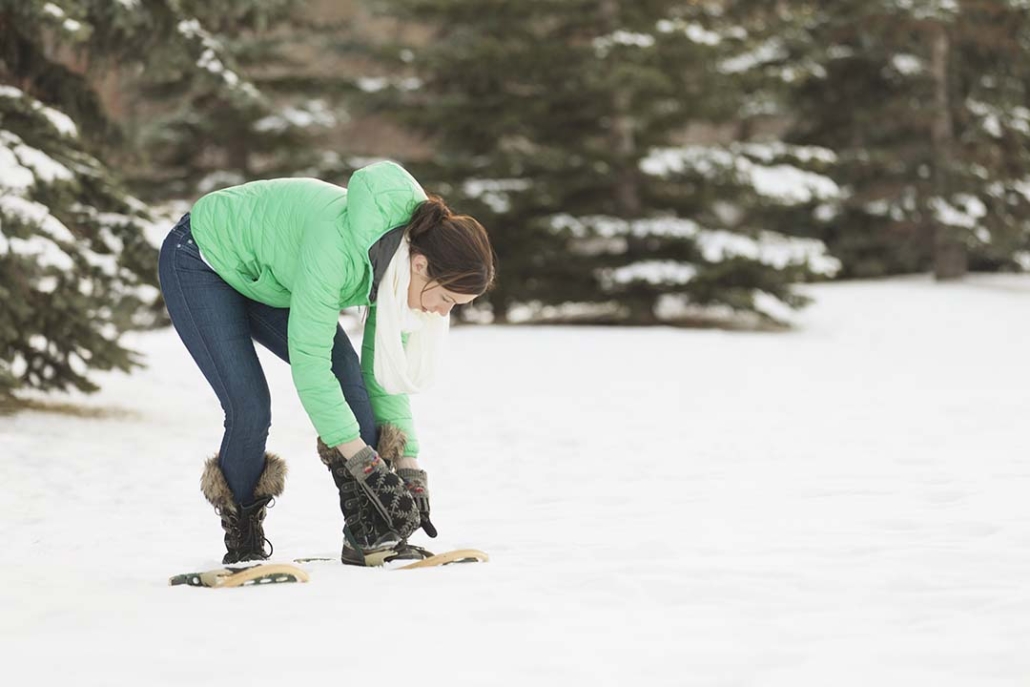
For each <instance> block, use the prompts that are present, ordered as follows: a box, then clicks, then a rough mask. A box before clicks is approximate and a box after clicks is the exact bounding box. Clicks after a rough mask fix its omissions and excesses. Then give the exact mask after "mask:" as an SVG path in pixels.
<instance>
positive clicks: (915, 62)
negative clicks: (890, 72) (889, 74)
mask: <svg viewBox="0 0 1030 687" xmlns="http://www.w3.org/2000/svg"><path fill="white" fill-rule="evenodd" d="M891 66H892V67H894V70H895V71H896V72H898V73H899V74H903V75H905V76H912V75H914V74H919V73H921V72H922V71H923V69H924V68H923V61H922V60H921V59H920V58H918V57H916V56H915V55H909V54H906V53H899V54H897V55H895V56H894V57H892V58H891Z"/></svg>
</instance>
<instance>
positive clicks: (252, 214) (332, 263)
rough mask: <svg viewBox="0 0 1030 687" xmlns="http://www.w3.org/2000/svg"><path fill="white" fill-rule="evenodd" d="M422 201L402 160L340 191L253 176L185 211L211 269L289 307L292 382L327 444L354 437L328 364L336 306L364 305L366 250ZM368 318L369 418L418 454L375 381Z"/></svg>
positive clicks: (363, 174) (254, 295) (395, 399)
mask: <svg viewBox="0 0 1030 687" xmlns="http://www.w3.org/2000/svg"><path fill="white" fill-rule="evenodd" d="M425 199H426V194H425V192H424V191H423V190H422V187H421V186H419V184H418V182H417V181H415V179H414V178H413V177H412V176H411V175H410V174H408V172H407V171H405V170H404V169H403V168H402V167H401V166H399V165H397V164H395V163H392V162H379V163H376V164H374V165H369V166H368V167H365V168H364V169H360V170H358V171H357V172H355V173H354V175H353V176H352V177H351V179H350V183H349V185H348V186H347V188H346V189H344V188H341V187H339V186H335V185H333V184H329V183H326V182H324V181H319V180H317V179H274V180H270V181H254V182H250V183H247V184H242V185H240V186H234V187H232V188H227V189H224V190H221V191H216V192H214V193H210V194H208V195H206V196H204V197H203V198H201V199H200V200H198V201H197V203H196V204H195V205H194V206H193V209H192V210H191V215H190V224H191V226H192V229H193V236H194V239H195V240H196V242H197V245H198V246H200V250H201V252H202V254H203V256H204V258H205V259H206V260H207V261H208V262H209V263H210V265H211V267H212V268H214V270H215V272H217V273H218V275H219V276H220V277H222V278H223V279H224V280H225V281H226V282H228V283H229V284H230V285H231V286H232V287H233V288H235V289H236V290H237V291H239V292H240V293H242V294H243V295H244V296H246V297H247V298H250V299H252V300H255V301H259V302H261V303H266V304H268V305H271V306H274V307H277V308H289V309H290V321H289V329H288V337H289V352H290V367H291V369H292V372H293V383H294V385H295V386H296V387H297V393H298V394H299V395H300V400H301V403H302V404H303V405H304V410H306V411H307V413H308V416H309V417H310V418H311V422H312V423H313V424H314V426H315V429H316V430H317V431H318V434H319V436H320V437H321V438H322V441H324V442H325V443H326V444H327V445H328V446H336V445H337V444H341V443H344V442H346V441H351V440H353V439H357V438H358V436H359V434H360V432H359V427H358V422H357V420H356V419H355V417H354V413H353V412H352V411H351V409H350V407H349V406H348V405H347V403H346V401H345V400H344V398H343V392H342V391H341V390H340V382H339V381H338V380H337V379H336V377H335V375H333V373H332V370H331V361H330V354H331V352H332V347H333V337H334V336H335V335H336V327H337V324H338V322H339V316H340V310H342V309H343V308H347V307H351V306H355V305H370V302H369V293H370V290H371V288H372V263H371V261H370V260H369V255H368V251H369V248H371V247H372V244H374V243H375V242H376V241H377V240H379V239H380V238H381V237H382V236H383V235H384V234H385V233H387V232H388V231H390V229H393V228H396V227H398V226H401V225H404V224H407V222H408V220H409V219H410V218H411V215H412V213H413V212H414V210H415V208H416V206H417V205H418V204H419V203H420V202H422V201H423V200H425ZM375 322H376V308H375V306H374V305H373V306H372V307H370V308H369V312H368V317H367V319H366V322H365V334H364V343H363V346H362V354H361V369H362V372H363V375H364V378H365V386H366V387H367V388H368V393H369V396H370V397H371V401H372V411H373V413H374V414H375V418H376V424H379V425H382V424H386V423H390V424H394V425H397V426H398V427H399V428H400V429H402V430H404V432H405V434H407V436H408V444H407V446H406V447H405V451H404V453H405V455H408V456H415V455H418V441H417V439H416V438H415V429H414V424H413V422H412V418H411V406H410V404H409V402H408V397H407V396H406V395H404V394H395V395H390V394H387V393H386V392H385V391H384V390H383V388H382V386H380V385H379V383H378V382H376V380H375V376H374V373H373V369H374V368H373V355H374V349H373V348H374V347H373V345H374V342H375Z"/></svg>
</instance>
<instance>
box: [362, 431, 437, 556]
mask: <svg viewBox="0 0 1030 687" xmlns="http://www.w3.org/2000/svg"><path fill="white" fill-rule="evenodd" d="M345 465H346V468H347V472H349V473H350V474H351V476H353V477H354V479H355V480H357V482H358V484H359V485H361V488H362V490H363V491H364V492H365V494H366V495H367V496H368V498H369V501H371V503H372V505H373V506H374V507H375V509H376V510H377V511H379V513H380V514H381V515H382V516H383V517H384V518H385V519H386V521H387V522H389V523H390V527H391V529H392V530H393V531H394V532H396V533H397V535H398V536H399V537H401V538H402V539H405V538H407V537H409V536H411V534H412V533H413V532H414V531H415V530H417V529H418V528H419V526H420V524H421V518H420V516H419V509H418V506H417V505H416V503H415V499H414V497H413V496H412V494H411V493H410V492H409V491H408V489H407V487H406V486H405V484H404V481H403V480H402V479H401V478H400V477H399V476H397V475H396V474H395V473H393V472H391V471H390V468H388V467H387V466H386V462H385V461H384V460H383V459H382V458H380V457H379V454H378V453H376V452H375V450H373V449H372V447H370V446H366V447H365V448H363V449H361V450H360V451H358V453H356V454H355V455H354V456H353V457H351V458H350V459H349V460H347V462H346V464H345Z"/></svg>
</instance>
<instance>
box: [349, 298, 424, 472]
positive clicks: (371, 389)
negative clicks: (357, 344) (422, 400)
mask: <svg viewBox="0 0 1030 687" xmlns="http://www.w3.org/2000/svg"><path fill="white" fill-rule="evenodd" d="M377 310H378V308H377V306H376V305H375V304H373V305H371V306H369V308H368V316H367V318H366V319H365V334H364V337H363V338H362V340H361V374H362V376H363V377H364V378H365V388H366V389H368V397H369V400H370V401H371V402H372V414H373V415H375V418H376V425H378V426H381V425H387V424H389V425H394V426H396V427H397V428H399V429H400V430H401V431H403V432H404V434H405V436H406V437H407V438H408V443H407V444H405V446H404V455H406V456H411V457H413V458H414V457H416V456H418V437H416V436H415V422H414V420H413V419H412V417H411V402H410V401H409V400H408V396H407V394H388V393H386V390H385V389H383V387H382V386H381V385H380V384H379V382H377V381H376V376H375V343H376V311H377Z"/></svg>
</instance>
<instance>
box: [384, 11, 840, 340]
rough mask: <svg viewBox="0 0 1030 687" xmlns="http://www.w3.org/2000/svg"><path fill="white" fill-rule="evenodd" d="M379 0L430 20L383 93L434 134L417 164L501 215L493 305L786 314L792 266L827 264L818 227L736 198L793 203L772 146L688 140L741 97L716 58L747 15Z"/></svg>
mask: <svg viewBox="0 0 1030 687" xmlns="http://www.w3.org/2000/svg"><path fill="white" fill-rule="evenodd" d="M383 5H385V8H386V10H387V11H390V12H395V13H403V14H405V16H408V17H409V18H412V19H414V20H417V21H418V22H420V23H421V24H424V25H427V26H432V27H435V31H434V33H433V35H432V37H431V38H430V39H429V40H426V41H424V42H423V43H422V44H409V45H403V46H392V49H391V52H392V54H394V55H397V56H400V57H402V58H403V59H404V62H403V64H401V63H398V66H399V67H406V68H407V69H409V70H410V74H409V77H410V78H414V79H417V81H416V82H415V83H416V84H418V87H417V88H410V87H409V88H407V89H399V88H393V89H383V90H382V91H381V92H379V94H378V96H379V102H378V104H379V107H380V108H381V111H382V112H384V113H390V112H403V113H404V114H405V115H406V121H407V122H408V123H409V125H412V126H415V127H417V128H418V129H419V130H421V131H423V132H425V134H427V135H428V136H430V137H431V140H432V142H433V144H434V145H435V146H436V151H437V154H436V155H435V156H434V158H433V160H432V161H431V163H430V164H426V165H424V173H423V176H424V177H425V178H428V179H429V180H431V181H435V182H436V187H435V190H439V191H441V192H442V193H444V195H446V196H447V197H448V199H449V200H452V201H454V202H455V204H457V205H458V206H459V207H460V209H463V210H467V211H470V212H472V213H473V214H475V215H476V216H478V217H481V218H482V219H484V220H485V223H486V224H487V225H488V227H489V229H490V230H491V233H492V236H493V238H494V241H495V244H496V248H497V251H498V254H499V255H500V256H501V259H502V262H501V269H502V279H501V283H500V286H499V288H498V290H497V291H496V292H495V293H494V294H493V295H492V296H491V305H492V307H493V311H494V313H493V314H494V316H495V318H497V319H498V320H503V319H505V318H509V319H523V318H528V319H534V320H540V319H562V320H566V321H568V320H574V319H582V320H587V321H594V322H627V323H655V322H659V321H674V320H678V321H687V320H689V319H692V318H696V317H702V318H705V317H708V316H710V315H712V314H713V313H717V312H725V311H727V310H729V311H732V312H735V313H750V314H753V315H755V314H757V315H758V316H760V317H762V318H768V319H776V318H777V317H778V315H779V314H781V313H782V311H783V306H784V305H788V306H794V305H798V304H799V303H800V302H801V300H800V299H799V298H797V296H796V295H794V293H793V292H792V290H791V288H790V287H791V284H792V283H794V282H796V281H797V280H798V279H802V278H806V277H808V276H810V275H811V273H812V270H813V268H816V269H822V270H824V271H830V272H832V271H833V269H834V268H835V265H834V263H833V261H832V260H830V259H824V258H825V256H824V255H823V253H822V247H821V246H820V245H819V244H818V243H817V242H804V241H796V240H791V239H788V238H786V237H784V236H781V235H777V234H773V233H770V232H767V231H763V230H762V227H761V226H759V225H756V224H752V225H746V224H742V223H741V221H740V217H741V215H742V210H741V208H740V204H741V203H748V202H752V201H754V200H755V199H756V198H757V199H761V201H762V202H767V203H778V202H788V203H790V202H794V201H793V200H790V199H785V197H784V196H783V194H778V193H771V192H770V191H772V190H773V189H771V188H769V187H768V185H766V187H762V186H761V185H760V182H761V177H762V171H763V169H764V168H765V165H766V162H765V161H764V160H761V159H754V160H748V159H745V158H746V152H747V151H745V150H744V149H739V150H738V149H731V148H726V147H715V146H703V147H702V146H689V147H684V146H682V145H678V144H679V141H680V139H681V136H682V133H683V131H684V130H685V129H686V128H687V127H688V126H689V125H690V124H692V123H697V122H712V121H719V120H720V119H723V118H725V117H728V116H733V115H734V114H735V112H736V111H737V110H738V109H739V107H740V102H739V100H740V97H739V96H740V91H739V87H738V82H737V79H736V77H734V76H731V75H727V74H726V73H724V72H722V71H720V70H719V69H718V68H717V65H718V63H719V61H720V59H721V58H722V57H725V56H726V54H727V51H728V50H730V49H731V46H730V45H729V44H730V43H732V42H733V41H734V40H736V39H735V38H734V36H737V35H738V34H739V33H740V30H739V27H735V26H732V25H730V24H729V21H728V19H727V18H726V17H725V16H724V15H723V13H722V12H721V11H720V9H719V8H718V7H717V6H716V7H709V6H701V5H697V4H695V3H685V2H672V1H669V0H644V1H636V2H630V1H628V0H626V1H623V0H570V1H566V2H548V1H544V0H535V1H528V2H521V3H509V2H503V1H501V0H492V1H489V2H481V1H475V2H473V1H471V0H468V1H462V0H417V1H415V2H403V3H401V2H386V3H383ZM733 49H735V47H733ZM408 83H410V82H408ZM751 152H752V153H754V154H755V156H756V158H762V157H767V152H768V151H760V150H757V149H755V150H752V151H751ZM812 178H815V175H814V174H813V175H812ZM824 181H825V180H824Z"/></svg>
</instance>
